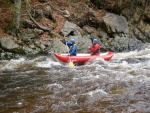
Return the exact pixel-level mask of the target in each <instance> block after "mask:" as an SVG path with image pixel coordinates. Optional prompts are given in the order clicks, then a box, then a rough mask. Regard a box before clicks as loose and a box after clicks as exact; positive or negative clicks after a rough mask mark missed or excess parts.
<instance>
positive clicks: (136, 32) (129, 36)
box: [0, 0, 150, 59]
mask: <svg viewBox="0 0 150 113" xmlns="http://www.w3.org/2000/svg"><path fill="white" fill-rule="evenodd" d="M148 2H149V1H147V0H145V1H143V0H138V1H136V0H135V1H134V2H132V3H131V2H130V0H125V1H123V0H121V1H119V2H118V0H113V1H112V0H61V1H60V0H55V1H54V0H33V1H31V2H30V5H31V9H32V10H33V11H34V13H31V14H32V16H33V18H34V20H35V21H36V22H38V24H40V25H42V26H48V27H52V28H53V30H51V31H49V32H48V31H44V30H43V29H40V28H39V27H37V25H35V23H33V22H32V21H31V18H29V16H27V14H26V15H24V13H23V14H22V17H21V23H22V26H21V30H20V32H19V33H18V35H17V36H18V37H9V38H8V36H7V35H8V34H9V35H11V32H10V29H9V26H7V25H8V24H7V23H6V24H4V26H3V24H1V29H2V30H5V31H6V33H8V34H5V35H6V36H5V37H4V35H3V36H1V40H0V45H1V50H0V54H1V59H8V58H13V57H18V54H38V53H47V51H48V52H49V51H56V52H66V49H65V46H64V45H63V44H62V43H61V41H60V40H59V39H61V38H63V37H64V35H65V36H67V37H68V38H71V37H72V38H75V39H76V43H77V45H78V52H88V50H87V47H88V46H89V45H91V43H92V42H91V40H90V38H94V37H96V38H98V39H99V43H100V45H101V51H102V52H103V51H108V50H110V51H116V52H122V51H131V50H136V49H137V50H140V49H141V48H143V47H146V45H148V43H149V42H150V32H149V31H150V25H149V23H150V18H149V11H150V5H149V3H148ZM22 4H24V3H22ZM4 5H5V4H4ZM10 6H11V5H10ZM8 8H9V6H8ZM1 10H4V8H3V7H1ZM24 11H25V8H24V7H22V12H24ZM8 13H10V12H8ZM9 18H10V16H9ZM4 20H8V18H4V19H3V20H2V19H1V21H2V22H4ZM8 22H9V21H8ZM5 25H6V26H5ZM6 28H7V29H6ZM6 37H7V38H8V39H7V40H6V39H4V38H6ZM10 40H11V41H10ZM10 42H11V44H10ZM13 43H14V44H13ZM6 44H7V45H12V46H11V48H10V47H7V45H6ZM14 45H15V47H14ZM16 45H17V46H16ZM18 48H19V51H18ZM16 49H17V51H16Z"/></svg>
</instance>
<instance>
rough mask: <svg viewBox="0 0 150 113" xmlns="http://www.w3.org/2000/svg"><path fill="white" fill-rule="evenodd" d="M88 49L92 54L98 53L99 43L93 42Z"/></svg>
mask: <svg viewBox="0 0 150 113" xmlns="http://www.w3.org/2000/svg"><path fill="white" fill-rule="evenodd" d="M89 51H90V52H91V54H92V55H99V54H100V45H99V44H97V43H94V44H93V46H92V47H90V48H89Z"/></svg>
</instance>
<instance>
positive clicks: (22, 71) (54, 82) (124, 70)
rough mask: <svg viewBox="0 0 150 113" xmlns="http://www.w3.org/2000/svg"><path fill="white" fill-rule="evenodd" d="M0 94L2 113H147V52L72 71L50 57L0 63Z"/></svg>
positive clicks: (149, 59)
mask: <svg viewBox="0 0 150 113" xmlns="http://www.w3.org/2000/svg"><path fill="white" fill-rule="evenodd" d="M0 92H1V94H0V109H1V112H3V113H12V112H17V113H21V112H31V113H32V112H39V113H40V112H45V113H62V112H71V113H78V112H85V113H86V112H91V113H99V112H104V113H111V112H114V113H130V112H131V111H132V112H137V113H141V112H145V113H148V112H149V111H150V107H149V105H150V101H149V100H150V96H149V94H150V49H148V48H147V49H144V50H141V51H131V52H127V53H125V52H123V53H115V54H114V57H113V58H112V59H111V60H110V61H104V60H101V59H100V60H96V61H90V62H88V63H86V64H85V65H82V66H75V67H73V68H72V67H69V66H68V65H67V64H66V65H64V64H61V63H60V62H56V61H54V60H52V59H51V58H50V57H49V56H37V57H34V58H20V59H17V60H10V61H7V60H5V61H0Z"/></svg>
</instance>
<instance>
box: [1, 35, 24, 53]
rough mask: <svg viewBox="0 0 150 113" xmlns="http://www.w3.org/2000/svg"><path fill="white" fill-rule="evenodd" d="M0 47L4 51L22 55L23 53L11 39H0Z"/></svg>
mask: <svg viewBox="0 0 150 113" xmlns="http://www.w3.org/2000/svg"><path fill="white" fill-rule="evenodd" d="M0 46H1V48H3V49H4V50H6V51H9V52H15V53H18V54H24V53H25V51H24V50H23V49H22V47H20V46H19V45H18V44H17V43H16V42H15V41H14V40H13V38H12V37H4V38H0Z"/></svg>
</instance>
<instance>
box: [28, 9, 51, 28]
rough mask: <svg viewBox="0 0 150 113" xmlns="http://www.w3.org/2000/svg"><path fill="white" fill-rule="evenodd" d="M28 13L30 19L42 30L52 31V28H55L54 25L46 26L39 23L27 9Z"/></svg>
mask: <svg viewBox="0 0 150 113" xmlns="http://www.w3.org/2000/svg"><path fill="white" fill-rule="evenodd" d="M27 13H28V15H29V17H30V19H31V20H32V22H33V23H34V24H35V25H36V26H37V27H38V28H39V29H42V30H44V31H50V30H52V29H54V28H53V27H45V26H42V25H40V24H38V23H37V22H36V21H35V20H34V18H33V17H32V16H31V14H30V12H29V11H27Z"/></svg>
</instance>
